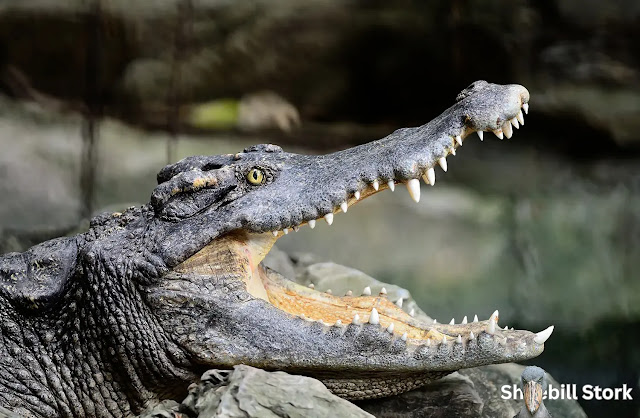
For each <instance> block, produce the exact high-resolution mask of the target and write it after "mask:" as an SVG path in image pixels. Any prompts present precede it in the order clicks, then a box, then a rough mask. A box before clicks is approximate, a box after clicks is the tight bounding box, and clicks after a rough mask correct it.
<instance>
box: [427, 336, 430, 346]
mask: <svg viewBox="0 0 640 418" xmlns="http://www.w3.org/2000/svg"><path fill="white" fill-rule="evenodd" d="M427 347H431V338H427Z"/></svg>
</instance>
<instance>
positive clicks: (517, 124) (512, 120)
mask: <svg viewBox="0 0 640 418" xmlns="http://www.w3.org/2000/svg"><path fill="white" fill-rule="evenodd" d="M511 124H512V125H513V127H514V128H516V129H520V124H519V123H518V119H517V118H515V117H514V118H513V119H511Z"/></svg>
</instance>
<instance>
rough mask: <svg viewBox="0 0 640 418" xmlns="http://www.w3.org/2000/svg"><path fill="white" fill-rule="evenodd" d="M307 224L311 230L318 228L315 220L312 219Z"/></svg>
mask: <svg viewBox="0 0 640 418" xmlns="http://www.w3.org/2000/svg"><path fill="white" fill-rule="evenodd" d="M307 223H308V224H309V228H311V229H313V228H315V227H316V220H315V219H312V220H310V221H309V222H307Z"/></svg>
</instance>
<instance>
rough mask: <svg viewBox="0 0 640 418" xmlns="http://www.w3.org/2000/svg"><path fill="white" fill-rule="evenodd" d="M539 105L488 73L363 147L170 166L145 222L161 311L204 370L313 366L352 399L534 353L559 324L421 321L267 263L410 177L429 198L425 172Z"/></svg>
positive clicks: (309, 370)
mask: <svg viewBox="0 0 640 418" xmlns="http://www.w3.org/2000/svg"><path fill="white" fill-rule="evenodd" d="M528 101H529V93H528V91H527V90H526V89H525V88H524V87H522V86H519V85H496V84H490V83H487V82H485V81H478V82H475V83H473V84H472V85H470V86H469V87H468V88H467V89H465V90H464V91H463V92H461V93H460V94H459V95H458V97H457V101H456V103H455V104H454V105H453V106H452V107H450V108H449V109H447V110H446V111H445V112H444V113H442V114H441V115H440V116H438V117H437V118H435V119H434V120H433V121H431V122H429V123H428V124H426V125H423V126H420V127H417V128H407V129H400V130H397V131H395V132H394V133H392V134H391V135H389V136H387V137H386V138H383V139H380V140H377V141H374V142H371V143H367V144H364V145H360V146H357V147H354V148H350V149H346V150H343V151H339V152H335V153H332V154H327V155H299V154H292V153H287V152H283V150H282V149H281V148H280V147H278V146H275V145H257V146H253V147H250V148H247V149H245V150H244V152H242V153H238V154H235V155H233V154H228V155H215V156H197V157H189V158H186V159H184V160H182V161H180V162H178V163H176V164H173V165H170V166H167V167H165V168H164V169H162V171H161V172H160V173H159V174H158V183H159V185H158V187H157V188H156V189H155V190H154V192H153V194H152V198H151V205H152V207H153V218H152V224H153V225H152V226H151V227H149V228H148V229H149V230H152V231H154V233H153V234H152V237H153V249H152V252H153V253H154V254H155V255H157V256H159V257H160V258H161V259H162V261H163V262H164V263H165V265H166V266H167V268H168V270H167V272H166V274H163V275H162V277H161V278H160V279H158V280H154V281H152V282H151V283H150V284H148V285H147V286H146V287H145V292H146V294H145V297H146V300H147V303H148V304H149V305H150V306H151V311H152V312H154V313H155V314H156V315H157V317H158V318H159V321H160V323H161V325H162V328H163V329H164V330H165V332H167V333H168V334H169V335H171V336H172V338H173V339H174V341H176V343H177V345H178V346H180V347H182V348H183V349H185V350H187V351H188V352H189V354H190V358H191V359H192V361H194V362H195V363H197V364H200V365H202V366H203V367H212V366H215V367H231V366H233V365H235V364H240V363H244V364H249V365H252V366H256V367H260V368H265V369H277V370H285V371H289V372H293V373H300V374H307V375H311V376H315V377H318V378H320V379H321V380H322V381H323V382H324V383H325V384H326V385H327V386H328V387H329V388H330V389H331V390H333V391H334V392H335V393H337V394H339V395H341V396H343V397H346V398H350V399H362V398H371V397H379V396H385V395H389V394H394V393H399V392H402V391H405V390H409V389H412V388H414V387H416V386H419V385H421V384H423V383H425V382H427V381H429V380H431V379H434V378H437V377H440V376H442V375H444V374H447V373H449V372H451V371H454V370H457V369H460V368H466V367H473V366H478V365H484V364H490V363H499V362H511V361H520V360H525V359H528V358H531V357H534V356H537V355H538V354H540V353H541V352H542V350H543V348H544V341H545V340H546V339H547V338H548V336H549V335H550V333H551V329H548V330H545V331H543V332H541V333H538V334H534V333H532V332H529V331H526V330H513V329H511V330H508V329H506V328H505V329H501V328H499V326H498V325H497V322H498V314H497V312H496V313H494V314H493V315H492V316H491V317H490V318H489V319H487V320H483V321H478V320H477V319H475V320H474V321H469V322H467V321H466V320H465V321H463V323H460V324H448V325H447V324H437V323H432V322H424V321H422V320H419V319H417V318H415V317H413V316H411V315H410V314H408V313H406V312H405V311H403V309H402V308H401V307H400V306H401V304H402V302H401V301H400V302H399V303H398V302H397V301H390V300H388V299H387V298H386V296H385V295H384V294H382V295H371V294H370V291H368V290H367V289H365V290H364V291H363V294H362V295H348V296H342V297H341V296H334V295H331V294H327V293H323V292H317V291H315V290H313V289H310V288H307V287H304V286H301V285H298V284H296V283H293V282H291V281H288V280H286V279H284V278H283V277H282V276H280V275H279V274H278V273H277V272H274V271H271V270H269V269H266V268H264V267H263V266H262V265H261V264H260V263H261V260H262V259H263V258H264V256H265V255H266V254H267V252H268V251H269V250H270V248H271V246H272V245H273V243H274V242H275V241H276V240H277V239H279V238H281V237H282V236H283V235H285V234H287V233H288V232H289V231H291V230H297V229H298V228H300V227H303V226H308V227H311V228H314V227H315V225H316V222H318V221H326V222H327V223H329V224H331V223H332V222H333V217H334V215H335V214H337V213H339V212H347V210H349V211H351V210H352V209H351V206H353V205H356V204H357V203H358V202H360V201H362V200H363V199H365V198H367V197H370V196H372V195H374V194H376V193H379V192H382V191H384V190H386V189H391V191H393V190H394V189H395V188H396V187H399V186H401V185H402V186H406V188H407V189H408V192H409V194H410V196H411V197H412V198H413V199H414V200H415V201H418V200H419V199H420V179H421V178H422V179H424V181H425V182H426V183H428V184H431V185H433V184H434V183H435V172H436V168H437V166H440V168H439V169H442V170H444V171H446V170H447V164H446V157H447V156H448V155H450V154H455V152H456V148H458V147H460V146H461V145H462V143H463V141H464V140H465V138H467V137H468V136H469V135H471V134H472V133H474V132H477V133H478V135H479V136H480V139H482V134H483V132H484V131H488V132H493V133H495V134H496V136H498V137H500V138H502V137H503V136H506V137H511V135H512V133H513V130H512V127H516V128H517V127H518V126H519V124H522V123H523V115H522V110H524V111H525V113H526V112H527V110H528ZM353 210H357V209H356V208H354V209H353ZM361 239H366V237H364V236H363V237H361ZM390 239H393V237H391V238H390ZM398 239H400V238H398ZM345 250H347V248H345ZM348 250H350V251H351V250H353V249H352V248H350V249H348ZM358 293H360V292H358ZM394 302H395V303H394ZM398 305H400V306H398Z"/></svg>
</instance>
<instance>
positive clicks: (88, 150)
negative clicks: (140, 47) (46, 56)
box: [80, 0, 103, 218]
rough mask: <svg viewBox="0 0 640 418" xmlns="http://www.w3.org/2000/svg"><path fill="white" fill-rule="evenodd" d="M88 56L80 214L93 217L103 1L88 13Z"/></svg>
mask: <svg viewBox="0 0 640 418" xmlns="http://www.w3.org/2000/svg"><path fill="white" fill-rule="evenodd" d="M86 34H87V37H86V55H85V74H84V84H85V85H84V92H85V93H84V104H85V107H86V111H85V117H84V119H83V121H82V128H81V129H82V160H81V163H80V191H81V196H82V208H81V211H82V213H81V215H82V217H84V218H88V217H90V216H91V213H92V212H93V204H94V203H95V202H94V199H95V177H96V168H97V164H98V155H97V141H98V122H99V118H100V117H101V116H102V111H103V104H102V97H101V88H100V80H101V77H100V76H101V74H100V71H101V64H102V62H103V57H102V43H103V39H102V36H103V33H102V7H101V4H100V0H93V1H92V3H91V6H90V10H89V12H88V14H87V16H86Z"/></svg>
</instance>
